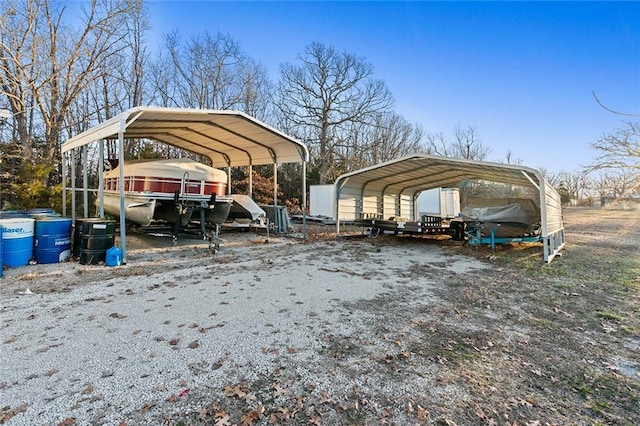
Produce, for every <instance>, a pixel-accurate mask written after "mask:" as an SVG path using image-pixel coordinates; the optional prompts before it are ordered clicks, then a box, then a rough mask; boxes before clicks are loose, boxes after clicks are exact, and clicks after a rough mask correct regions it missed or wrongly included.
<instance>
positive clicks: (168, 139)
mask: <svg viewBox="0 0 640 426" xmlns="http://www.w3.org/2000/svg"><path fill="white" fill-rule="evenodd" d="M120 133H122V136H123V137H124V138H125V139H129V138H146V139H153V140H156V141H159V142H164V143H166V144H168V145H172V146H175V147H177V148H181V149H184V150H186V151H190V152H194V153H196V154H200V155H202V156H205V157H208V158H210V159H211V163H212V164H211V165H212V167H237V166H251V165H253V166H257V165H265V164H281V163H302V162H306V161H309V152H308V150H307V147H306V145H304V144H303V143H302V142H300V141H298V140H296V139H294V138H292V137H290V136H287V135H285V134H284V133H282V132H279V131H278V130H276V129H274V128H272V127H270V126H268V125H267V124H264V123H262V122H260V121H258V120H256V119H255V118H253V117H251V116H249V115H247V114H244V113H242V112H239V111H219V110H201V109H181V108H160V107H135V108H131V109H129V110H127V111H124V112H123V113H121V114H119V115H117V116H115V117H113V118H111V119H110V120H107V121H105V122H103V123H100V124H98V125H97V126H95V127H93V128H92V129H89V130H87V131H85V132H83V133H81V134H79V135H77V136H74V137H73V138H71V139H69V140H67V141H66V142H65V143H64V144H62V153H63V154H64V153H66V152H67V151H70V150H72V149H75V148H79V147H81V146H83V145H86V144H88V143H91V142H95V141H98V140H101V139H102V140H104V139H118V137H119V135H120Z"/></svg>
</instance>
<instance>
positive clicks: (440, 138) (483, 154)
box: [425, 125, 491, 161]
mask: <svg viewBox="0 0 640 426" xmlns="http://www.w3.org/2000/svg"><path fill="white" fill-rule="evenodd" d="M425 139H426V144H425V150H426V152H427V153H428V154H430V155H438V156H440V157H451V158H463V159H466V160H479V161H482V160H485V159H486V158H487V157H488V156H489V154H491V148H489V147H487V146H485V145H484V144H483V143H482V142H481V141H480V139H479V138H478V135H477V129H476V128H475V127H474V126H467V127H462V126H460V125H458V126H456V128H455V129H454V138H453V140H451V139H449V138H447V136H446V135H444V134H443V133H441V132H440V133H432V134H428V135H426V138H425Z"/></svg>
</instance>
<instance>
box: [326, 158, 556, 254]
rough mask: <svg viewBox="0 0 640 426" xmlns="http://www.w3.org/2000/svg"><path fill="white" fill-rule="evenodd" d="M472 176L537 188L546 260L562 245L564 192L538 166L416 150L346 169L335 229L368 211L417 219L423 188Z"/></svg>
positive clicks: (452, 183) (340, 182)
mask: <svg viewBox="0 0 640 426" xmlns="http://www.w3.org/2000/svg"><path fill="white" fill-rule="evenodd" d="M473 180H483V181H490V182H500V183H506V184H511V185H518V186H523V187H532V188H535V189H536V190H538V193H539V205H540V216H541V222H542V223H541V231H542V239H543V246H544V260H545V262H550V261H551V260H552V259H553V257H554V256H555V255H556V254H557V253H558V252H559V251H560V249H561V248H562V246H563V245H564V224H563V222H562V205H561V202H560V195H559V194H558V192H557V191H556V190H555V189H554V188H553V187H551V185H549V184H548V183H547V182H546V180H545V179H544V176H542V174H541V173H540V172H539V171H537V170H535V169H532V168H529V167H524V166H519V165H509V164H499V163H489V162H483V161H472V160H463V159H454V158H444V157H433V156H429V155H412V156H408V157H404V158H400V159H396V160H393V161H389V162H386V163H382V164H378V165H375V166H372V167H367V168H364V169H361V170H357V171H354V172H351V173H346V174H344V175H342V176H340V177H338V179H336V182H335V188H336V203H335V208H336V212H335V213H336V215H335V217H336V219H338V220H337V229H336V231H337V232H338V233H339V231H340V225H339V224H340V221H341V220H342V221H344V220H355V219H358V218H359V217H361V216H362V215H364V214H379V215H382V216H383V217H386V216H401V217H409V218H412V219H413V220H415V219H414V218H415V217H416V212H415V204H416V203H415V200H416V197H417V196H418V195H419V194H420V192H422V191H424V190H428V189H432V188H441V187H449V186H457V185H460V184H461V183H462V182H464V181H473Z"/></svg>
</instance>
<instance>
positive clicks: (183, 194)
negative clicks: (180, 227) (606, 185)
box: [180, 172, 189, 203]
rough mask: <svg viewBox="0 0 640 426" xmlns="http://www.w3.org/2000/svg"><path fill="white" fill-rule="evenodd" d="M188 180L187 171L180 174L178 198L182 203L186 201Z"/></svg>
mask: <svg viewBox="0 0 640 426" xmlns="http://www.w3.org/2000/svg"><path fill="white" fill-rule="evenodd" d="M188 182H189V172H184V173H183V174H182V181H180V198H181V199H182V202H183V203H186V202H187V187H186V185H187V183H188Z"/></svg>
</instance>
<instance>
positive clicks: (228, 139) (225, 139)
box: [61, 107, 309, 263]
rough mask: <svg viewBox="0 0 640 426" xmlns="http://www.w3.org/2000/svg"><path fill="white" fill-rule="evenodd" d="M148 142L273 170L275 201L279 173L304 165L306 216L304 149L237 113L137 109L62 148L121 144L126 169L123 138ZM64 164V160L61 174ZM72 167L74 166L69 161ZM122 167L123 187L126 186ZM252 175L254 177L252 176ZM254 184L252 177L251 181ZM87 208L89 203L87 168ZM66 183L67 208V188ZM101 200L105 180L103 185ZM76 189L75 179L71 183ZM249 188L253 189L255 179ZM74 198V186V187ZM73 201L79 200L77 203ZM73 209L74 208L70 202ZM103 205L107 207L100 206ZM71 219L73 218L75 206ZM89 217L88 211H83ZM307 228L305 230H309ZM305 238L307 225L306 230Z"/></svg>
mask: <svg viewBox="0 0 640 426" xmlns="http://www.w3.org/2000/svg"><path fill="white" fill-rule="evenodd" d="M132 138H140V139H143V138H144V139H150V140H155V141H158V142H163V143H165V144H168V145H171V146H174V147H177V148H181V149H184V150H186V151H190V152H193V153H196V154H200V155H202V156H204V157H207V158H209V159H210V160H211V165H212V166H213V167H239V166H258V165H268V164H273V165H274V181H275V183H274V198H275V192H276V191H277V173H276V171H277V169H276V168H275V165H277V164H283V163H302V174H303V177H302V185H303V191H302V192H303V199H302V204H303V211H306V190H305V189H304V188H305V187H306V163H307V162H308V161H309V151H308V149H307V147H306V145H305V144H303V143H302V142H300V141H298V140H296V139H294V138H292V137H290V136H287V135H286V134H284V133H282V132H280V131H278V130H276V129H274V128H272V127H270V126H268V125H267V124H265V123H263V122H261V121H259V120H257V119H255V118H253V117H251V116H249V115H247V114H245V113H243V112H239V111H225V110H202V109H182V108H163V107H135V108H131V109H129V110H127V111H124V112H122V113H121V114H119V115H117V116H115V117H113V118H111V119H109V120H107V121H105V122H103V123H100V124H98V125H96V126H95V127H93V128H91V129H89V130H87V131H85V132H83V133H80V134H79V135H77V136H74V137H72V138H71V139H69V140H67V141H66V142H65V143H63V144H62V148H61V149H62V154H63V158H64V156H65V155H68V154H70V155H73V154H74V152H75V151H76V150H78V149H80V148H82V149H86V146H87V145H88V144H90V143H93V142H100V143H101V144H102V143H103V141H104V140H117V141H118V143H119V162H120V164H124V160H125V158H124V149H123V141H124V139H132ZM99 152H100V160H99V167H100V171H99V176H100V178H101V177H102V165H103V158H102V156H103V150H102V149H100V150H99ZM65 164H66V162H65V161H63V175H65V176H66V171H65V170H64V167H65ZM71 165H72V167H73V166H74V165H75V162H74V161H72V162H71ZM123 172H124V168H123V167H121V168H120V182H123V181H124V176H123ZM249 176H251V173H249ZM249 179H251V177H250V178H249ZM84 181H85V188H84V190H85V205H86V199H87V195H86V194H87V192H86V191H87V188H86V182H87V179H86V167H85V180H84ZM64 182H65V180H63V208H65V207H66V202H65V200H64V197H65V194H66V189H65V188H64ZM100 182H101V184H100V186H101V187H100V188H99V189H100V196H102V190H103V188H102V179H101V180H100ZM72 185H75V179H73V180H72ZM249 185H250V186H251V180H250V183H249ZM73 188H74V191H73V196H74V197H75V186H74V187H73ZM74 200H75V198H74ZM120 203H121V206H120V211H121V212H124V211H125V208H124V188H123V185H121V186H120ZM72 204H75V203H72ZM101 205H103V203H101ZM72 214H74V215H75V207H74V209H73V212H72ZM85 215H86V206H85ZM305 225H306V223H305V224H304V225H303V226H305ZM304 233H305V236H306V226H305V230H304ZM120 234H121V241H122V246H123V247H122V252H123V253H122V254H123V258H122V259H123V263H126V238H125V217H124V214H123V215H121V217H120Z"/></svg>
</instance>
